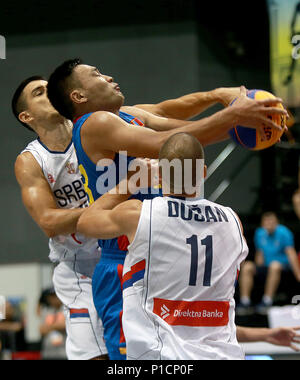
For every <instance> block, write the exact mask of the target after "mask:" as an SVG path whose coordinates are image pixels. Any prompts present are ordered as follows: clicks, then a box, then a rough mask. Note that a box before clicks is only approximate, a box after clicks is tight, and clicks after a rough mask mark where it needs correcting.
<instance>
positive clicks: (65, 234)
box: [12, 76, 107, 360]
mask: <svg viewBox="0 0 300 380" xmlns="http://www.w3.org/2000/svg"><path fill="white" fill-rule="evenodd" d="M46 86H47V81H46V80H45V79H44V78H43V77H39V76H35V77H31V78H29V79H26V80H25V81H23V82H22V83H21V84H20V86H19V87H18V88H17V90H16V92H15V94H14V97H13V101H12V108H13V113H14V115H15V116H16V118H17V119H18V120H19V121H20V122H21V123H22V125H23V126H24V127H26V128H28V129H29V130H31V131H33V132H35V133H36V134H37V136H38V138H37V139H36V140H34V141H32V142H31V143H30V144H29V145H28V146H27V147H26V148H25V149H24V150H23V152H22V153H21V154H20V155H19V156H18V157H17V160H16V163H15V174H16V178H17V180H18V183H19V185H20V187H21V192H22V199H23V203H24V205H25V206H26V208H27V210H28V212H29V214H30V215H31V216H32V218H33V219H34V220H35V222H36V223H37V224H38V225H39V227H40V228H41V229H42V230H43V231H44V232H45V234H46V235H47V236H48V237H49V238H50V240H49V248H50V256H49V257H50V260H51V261H52V262H53V263H56V264H58V265H57V266H56V268H55V270H54V277H53V282H54V286H55V291H56V294H57V296H58V297H59V299H60V300H61V302H62V303H63V305H64V314H65V319H66V330H67V342H66V352H67V357H68V359H70V360H90V359H106V358H107V349H106V346H105V343H104V340H103V326H102V323H101V320H100V319H99V317H98V314H97V312H96V310H95V307H94V304H93V300H92V286H91V281H92V280H91V277H92V274H93V270H94V267H95V265H96V263H97V262H98V261H99V258H100V251H99V247H98V242H97V240H96V239H87V238H85V237H83V236H81V235H79V234H77V233H76V234H75V232H76V224H77V221H78V218H79V216H80V215H81V214H82V212H83V210H84V208H85V207H87V206H88V198H87V195H86V193H85V191H84V187H83V183H82V180H81V175H80V173H79V170H78V163H77V158H76V154H75V150H74V146H73V144H72V137H71V136H72V123H70V121H68V120H66V119H65V118H64V117H62V116H61V115H60V114H59V113H58V112H57V111H56V110H55V109H54V108H53V107H52V106H51V103H50V102H49V99H48V97H47V94H46Z"/></svg>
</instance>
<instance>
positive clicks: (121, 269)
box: [117, 264, 126, 343]
mask: <svg viewBox="0 0 300 380" xmlns="http://www.w3.org/2000/svg"><path fill="white" fill-rule="evenodd" d="M117 272H118V277H119V280H120V284H121V289H122V288H123V282H122V275H123V265H122V264H118V267H117ZM122 316H123V310H121V311H120V314H119V318H120V343H126V341H125V335H124V331H123V324H122Z"/></svg>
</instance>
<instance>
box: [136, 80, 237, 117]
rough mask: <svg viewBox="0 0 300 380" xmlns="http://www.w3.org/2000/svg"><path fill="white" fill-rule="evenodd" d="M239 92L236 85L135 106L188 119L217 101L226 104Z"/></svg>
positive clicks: (164, 114)
mask: <svg viewBox="0 0 300 380" xmlns="http://www.w3.org/2000/svg"><path fill="white" fill-rule="evenodd" d="M239 94H240V89H239V88H238V87H236V88H217V89H215V90H212V91H207V92H194V93H192V94H187V95H184V96H181V97H179V98H176V99H169V100H165V101H163V102H160V103H157V104H137V105H136V106H135V107H137V108H140V109H143V110H145V111H148V112H151V113H153V114H154V115H157V116H162V117H167V118H172V119H179V120H189V119H191V118H193V117H195V116H198V115H200V114H201V113H202V112H204V111H205V110H207V109H208V108H210V107H212V106H214V105H215V104H217V103H221V104H223V105H224V106H228V105H229V104H230V103H231V102H232V101H233V100H234V99H235V98H237V97H238V96H239Z"/></svg>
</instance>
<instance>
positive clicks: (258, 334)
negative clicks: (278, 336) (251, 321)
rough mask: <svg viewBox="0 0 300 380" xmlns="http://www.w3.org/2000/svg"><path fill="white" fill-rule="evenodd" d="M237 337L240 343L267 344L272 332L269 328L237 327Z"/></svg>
mask: <svg viewBox="0 0 300 380" xmlns="http://www.w3.org/2000/svg"><path fill="white" fill-rule="evenodd" d="M236 336H237V340H238V342H239V343H250V342H267V341H268V338H269V336H270V330H269V329H267V328H252V327H251V328H248V327H241V326H237V328H236Z"/></svg>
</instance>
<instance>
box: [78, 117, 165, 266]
mask: <svg viewBox="0 0 300 380" xmlns="http://www.w3.org/2000/svg"><path fill="white" fill-rule="evenodd" d="M91 115H92V113H88V114H86V115H83V116H82V117H80V118H78V119H77V120H75V122H74V127H73V144H74V146H75V150H76V154H77V159H78V164H79V170H80V172H81V174H82V177H83V183H84V188H85V191H86V193H87V195H88V197H89V202H90V204H92V203H93V202H95V201H96V200H97V199H98V198H100V197H101V196H102V195H103V194H104V193H105V192H107V191H109V190H111V188H113V187H114V186H116V185H117V184H118V183H119V182H120V181H121V180H122V179H124V178H125V177H126V175H127V172H128V167H129V164H130V162H131V161H132V160H134V159H135V157H130V156H125V155H122V154H119V153H116V154H115V158H114V160H113V162H114V165H115V168H116V176H115V177H116V182H113V183H112V186H111V188H109V187H108V186H105V188H106V191H102V190H101V188H102V189H103V186H101V185H99V184H100V183H101V184H102V185H108V182H107V176H108V173H107V171H108V170H109V166H97V165H96V164H94V163H93V162H92V161H91V160H90V159H89V157H88V156H87V154H86V153H85V151H84V150H83V147H82V144H81V137H80V132H81V127H82V126H83V124H84V123H85V121H86V120H87V119H88V118H89V117H90V116H91ZM119 117H120V118H121V119H123V120H124V121H126V122H127V123H129V124H133V125H139V126H141V127H142V126H144V124H143V123H142V122H141V121H140V120H138V119H137V118H135V117H134V116H132V115H129V114H127V113H125V112H121V111H120V113H119ZM120 168H125V170H120ZM101 177H102V178H105V180H103V181H101V180H102V178H101ZM97 184H98V186H97ZM149 193H150V192H149ZM156 196H161V192H160V193H159V194H157V195H153V194H141V193H137V194H136V195H134V196H132V197H131V198H135V199H140V200H141V201H143V200H144V199H152V198H154V197H156ZM128 244H129V242H128V239H127V237H126V236H121V237H119V238H116V239H110V240H99V245H100V247H101V248H102V255H103V254H104V255H105V254H106V253H107V254H110V253H111V254H113V255H114V256H116V255H118V253H119V254H121V257H123V258H124V259H125V254H126V252H127V246H128Z"/></svg>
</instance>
